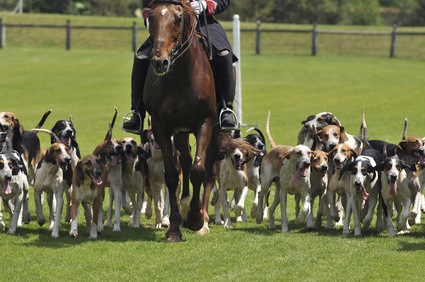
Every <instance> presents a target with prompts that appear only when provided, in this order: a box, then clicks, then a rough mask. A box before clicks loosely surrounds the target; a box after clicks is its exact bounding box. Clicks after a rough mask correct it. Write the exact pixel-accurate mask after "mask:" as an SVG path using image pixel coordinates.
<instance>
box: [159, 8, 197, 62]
mask: <svg viewBox="0 0 425 282" xmlns="http://www.w3.org/2000/svg"><path fill="white" fill-rule="evenodd" d="M160 4H164V5H178V6H181V7H182V8H184V6H183V3H182V2H180V1H177V0H159V1H155V2H154V3H152V5H153V6H157V5H160ZM186 15H189V16H190V15H191V14H190V13H187V12H186V10H185V9H183V18H182V21H181V24H180V31H179V34H178V35H177V37H176V39H175V40H174V46H173V48H172V49H171V55H170V64H171V65H172V64H173V63H174V62H175V61H176V60H177V59H178V58H179V57H181V56H182V55H183V54H184V53H185V52H186V51H187V50H188V49H189V47H190V45H191V44H192V41H193V38H194V35H195V27H196V17H195V16H194V15H193V20H194V23H193V25H192V28H191V30H190V33H189V36H188V37H187V39H186V40H185V41H184V42H183V43H182V44H179V41H180V38H181V37H182V35H183V33H184V28H185V25H186V24H187V19H186Z"/></svg>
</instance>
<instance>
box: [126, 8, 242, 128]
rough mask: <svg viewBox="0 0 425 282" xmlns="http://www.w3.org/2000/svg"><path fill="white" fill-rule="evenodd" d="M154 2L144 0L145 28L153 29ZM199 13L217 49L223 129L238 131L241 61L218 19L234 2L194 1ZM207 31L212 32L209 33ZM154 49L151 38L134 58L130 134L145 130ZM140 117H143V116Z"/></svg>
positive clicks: (127, 125)
mask: <svg viewBox="0 0 425 282" xmlns="http://www.w3.org/2000/svg"><path fill="white" fill-rule="evenodd" d="M150 2H151V1H150V0H143V5H142V7H143V18H144V23H145V26H146V27H147V28H148V29H149V18H148V17H149V13H150V5H149V3H150ZM190 4H191V6H192V8H193V9H194V11H195V13H196V14H197V15H199V22H198V25H199V28H200V31H201V33H202V34H203V35H205V36H206V35H207V33H208V35H209V40H210V42H211V45H212V46H213V52H214V54H213V55H214V56H213V57H214V60H215V66H216V74H215V75H216V76H217V80H218V84H219V86H218V87H217V95H218V97H219V107H220V108H224V109H225V110H224V111H223V112H222V114H221V121H220V125H221V128H222V129H237V128H238V126H239V125H237V124H236V122H235V120H234V119H233V117H234V116H235V115H234V113H233V112H232V109H233V100H234V97H235V92H234V89H235V82H234V73H233V62H235V61H236V60H237V59H236V57H235V56H234V55H233V52H232V49H231V46H230V43H229V40H228V39H227V36H226V33H225V31H224V29H223V27H222V26H221V25H220V23H219V22H218V21H217V20H216V19H215V18H214V15H215V14H219V13H221V12H223V11H224V10H226V9H227V7H228V6H229V5H230V0H201V1H198V0H194V1H191V2H190ZM204 12H206V15H207V16H206V18H207V24H208V26H207V27H205V24H206V23H205V21H204V17H203V16H202V14H201V13H204ZM206 28H207V29H208V30H206ZM151 50H152V44H151V40H150V39H149V38H148V39H147V40H146V41H145V42H144V43H143V44H142V46H141V47H140V48H139V50H138V51H137V53H136V54H135V56H134V62H133V70H132V74H131V110H132V111H133V112H134V113H137V114H133V115H132V117H131V118H130V119H129V120H128V121H125V122H124V124H123V129H124V130H125V131H128V132H132V133H136V134H140V132H141V131H142V130H143V120H144V118H145V112H146V110H145V106H144V103H143V87H144V83H145V79H146V75H147V72H148V68H149V65H150V55H151ZM138 115H140V118H139V116H138Z"/></svg>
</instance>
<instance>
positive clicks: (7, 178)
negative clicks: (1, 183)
mask: <svg viewBox="0 0 425 282" xmlns="http://www.w3.org/2000/svg"><path fill="white" fill-rule="evenodd" d="M4 180H6V181H10V180H12V176H11V175H6V176H5V177H4Z"/></svg>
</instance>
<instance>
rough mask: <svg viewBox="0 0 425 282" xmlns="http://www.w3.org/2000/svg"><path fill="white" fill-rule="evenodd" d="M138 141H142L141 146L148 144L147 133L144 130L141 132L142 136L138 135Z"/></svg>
mask: <svg viewBox="0 0 425 282" xmlns="http://www.w3.org/2000/svg"><path fill="white" fill-rule="evenodd" d="M140 139H141V141H142V144H145V143H147V142H148V131H147V130H146V129H145V130H143V131H142V134H140Z"/></svg>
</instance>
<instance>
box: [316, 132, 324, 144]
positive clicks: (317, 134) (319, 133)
mask: <svg viewBox="0 0 425 282" xmlns="http://www.w3.org/2000/svg"><path fill="white" fill-rule="evenodd" d="M322 132H323V130H319V131H317V132H316V136H317V138H318V139H319V141H320V142H322Z"/></svg>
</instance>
